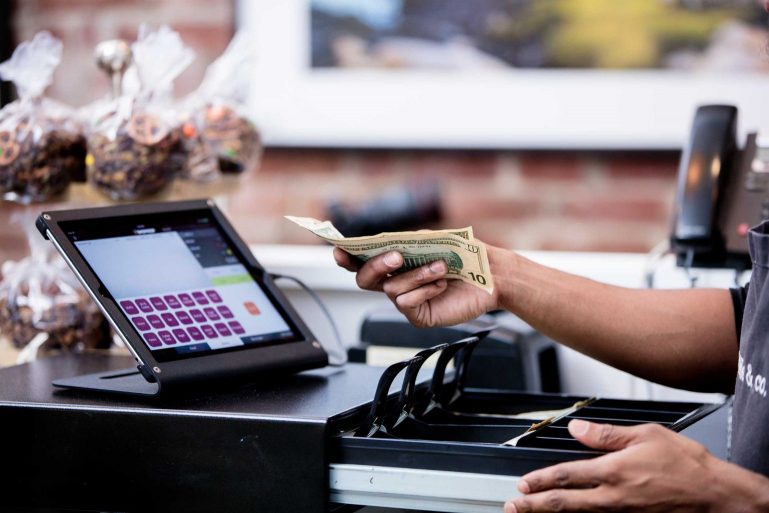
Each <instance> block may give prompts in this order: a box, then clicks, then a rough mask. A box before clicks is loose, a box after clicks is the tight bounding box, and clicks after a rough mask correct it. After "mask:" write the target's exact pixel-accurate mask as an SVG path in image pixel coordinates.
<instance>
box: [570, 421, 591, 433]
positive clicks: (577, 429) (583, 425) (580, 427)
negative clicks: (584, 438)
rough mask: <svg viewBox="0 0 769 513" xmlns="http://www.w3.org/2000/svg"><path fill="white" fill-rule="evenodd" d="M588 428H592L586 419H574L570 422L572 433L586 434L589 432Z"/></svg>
mask: <svg viewBox="0 0 769 513" xmlns="http://www.w3.org/2000/svg"><path fill="white" fill-rule="evenodd" d="M588 429H590V423H589V422H585V421H584V420H579V419H574V420H572V421H571V422H569V431H571V434H572V435H575V436H581V435H584V434H586V433H587V430H588Z"/></svg>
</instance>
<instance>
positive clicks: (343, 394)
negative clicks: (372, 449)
mask: <svg viewBox="0 0 769 513" xmlns="http://www.w3.org/2000/svg"><path fill="white" fill-rule="evenodd" d="M132 363H133V360H132V359H131V358H126V357H116V356H106V355H79V356H71V355H70V356H58V357H54V358H48V359H43V360H39V361H36V362H33V363H31V364H29V365H23V366H17V367H9V368H6V369H2V370H0V429H2V433H3V438H2V457H1V458H0V469H1V470H0V483H2V485H0V486H2V488H1V489H0V490H2V491H0V500H2V501H3V502H2V504H3V506H4V509H6V508H8V509H14V508H17V509H19V510H22V509H23V510H27V509H28V508H39V509H43V508H69V509H77V510H94V511H142V512H144V511H166V512H182V511H184V512H213V511H217V512H229V513H237V512H240V511H244V512H245V511H249V512H252V513H253V512H255V511H270V512H281V511H286V512H288V511H292V512H296V511H302V512H315V511H317V512H320V511H325V509H326V503H327V500H328V497H327V495H328V484H327V483H328V468H327V453H328V447H327V443H328V442H327V441H328V439H329V436H328V434H329V433H328V432H327V431H328V429H330V428H329V422H330V421H331V419H333V418H336V419H339V418H340V417H344V416H345V415H346V414H348V413H349V412H351V411H352V410H353V409H355V408H356V407H359V406H361V405H363V404H365V403H367V402H369V401H370V400H371V398H372V397H373V394H374V389H375V387H376V384H377V380H378V378H379V375H380V373H381V369H377V368H374V367H368V366H365V365H357V364H349V365H347V366H346V367H344V368H326V369H321V370H315V371H308V372H304V373H301V374H297V375H293V376H287V377H283V378H280V379H271V380H269V381H265V382H262V383H258V384H253V385H249V386H244V387H240V388H237V389H233V390H225V391H221V390H220V391H214V392H209V393H201V392H195V393H194V394H193V395H191V396H189V397H184V398H174V399H163V400H158V399H154V398H152V399H142V398H134V397H131V396H119V395H106V394H104V395H99V394H95V393H87V392H77V391H71V390H60V389H55V388H54V387H53V386H52V385H51V381H52V380H54V379H58V378H63V377H70V376H76V375H80V374H86V373H92V372H101V371H105V370H112V369H120V368H127V367H130V366H131V365H132Z"/></svg>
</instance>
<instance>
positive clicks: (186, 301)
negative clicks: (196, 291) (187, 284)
mask: <svg viewBox="0 0 769 513" xmlns="http://www.w3.org/2000/svg"><path fill="white" fill-rule="evenodd" d="M179 301H181V302H182V304H183V305H184V306H195V301H193V300H192V298H191V297H190V295H189V294H179Z"/></svg>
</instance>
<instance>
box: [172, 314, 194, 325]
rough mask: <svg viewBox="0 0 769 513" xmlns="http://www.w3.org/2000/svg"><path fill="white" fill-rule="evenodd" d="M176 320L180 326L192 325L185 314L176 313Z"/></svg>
mask: <svg viewBox="0 0 769 513" xmlns="http://www.w3.org/2000/svg"><path fill="white" fill-rule="evenodd" d="M176 318H177V319H179V322H181V323H182V324H192V319H191V318H190V316H189V315H187V312H176Z"/></svg>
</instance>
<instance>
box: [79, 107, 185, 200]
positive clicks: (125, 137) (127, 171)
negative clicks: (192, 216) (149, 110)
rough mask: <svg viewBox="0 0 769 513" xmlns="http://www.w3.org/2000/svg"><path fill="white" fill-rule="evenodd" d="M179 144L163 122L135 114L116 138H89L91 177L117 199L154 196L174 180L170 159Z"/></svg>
mask: <svg viewBox="0 0 769 513" xmlns="http://www.w3.org/2000/svg"><path fill="white" fill-rule="evenodd" d="M177 141H178V137H176V138H175V137H173V136H172V134H171V131H170V130H169V129H168V128H167V127H166V126H164V125H163V123H162V121H160V120H158V119H157V118H154V117H152V116H149V115H146V114H134V115H133V116H132V117H131V118H130V119H128V120H127V121H126V122H125V123H122V124H121V125H120V126H119V127H118V129H117V133H116V134H115V135H114V136H110V135H108V134H106V133H104V132H101V131H95V132H93V133H92V134H90V135H89V137H88V156H87V158H86V163H87V165H88V178H89V180H90V182H91V183H92V184H93V185H94V186H95V187H96V188H97V189H99V190H101V191H103V192H105V193H106V194H108V195H109V196H111V197H112V198H113V199H117V200H130V199H136V198H140V197H143V196H148V195H151V194H154V193H156V192H158V191H160V190H161V189H163V188H164V187H165V186H166V185H168V184H169V183H170V182H171V180H173V178H174V174H175V173H176V172H177V170H176V169H175V168H174V166H172V165H171V162H170V160H169V159H170V156H171V154H172V150H173V148H174V147H175V145H176V143H177Z"/></svg>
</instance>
